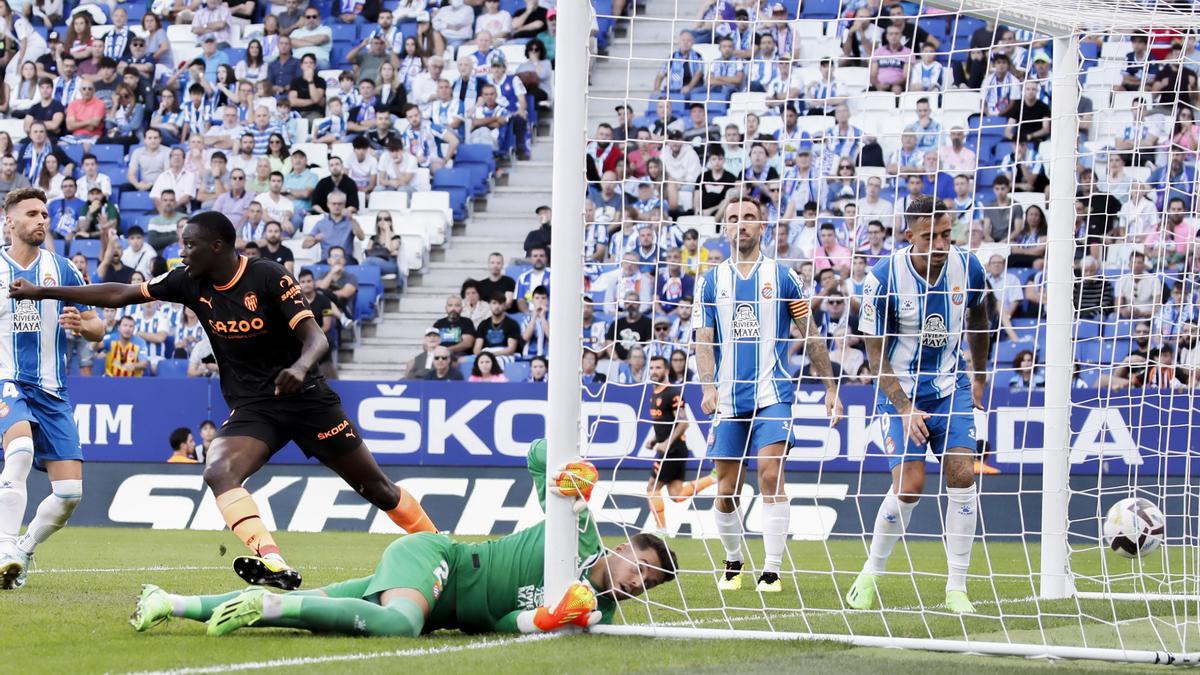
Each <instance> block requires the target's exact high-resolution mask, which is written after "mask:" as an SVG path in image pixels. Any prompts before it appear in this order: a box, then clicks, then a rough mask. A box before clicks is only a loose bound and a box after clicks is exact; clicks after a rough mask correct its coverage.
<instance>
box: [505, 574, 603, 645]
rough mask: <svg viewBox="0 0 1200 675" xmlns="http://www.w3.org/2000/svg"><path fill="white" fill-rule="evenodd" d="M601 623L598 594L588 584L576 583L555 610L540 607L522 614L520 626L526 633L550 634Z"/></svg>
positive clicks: (568, 589)
mask: <svg viewBox="0 0 1200 675" xmlns="http://www.w3.org/2000/svg"><path fill="white" fill-rule="evenodd" d="M599 622H600V612H598V611H596V594H595V593H594V592H593V591H592V589H591V588H590V587H589V586H588V585H587V584H584V583H579V582H576V583H574V584H571V586H570V587H568V588H567V592H566V593H563V596H562V599H561V600H559V601H558V604H557V605H555V607H554V609H550V608H548V607H538V608H537V609H534V610H529V611H526V612H522V613H521V619H520V620H519V621H518V624H519V625H520V626H521V630H522V632H525V633H533V632H538V631H540V632H543V633H548V632H550V631H555V630H559V629H561V628H564V627H568V626H575V627H578V628H588V627H589V626H594V625H596V624H597V623H599Z"/></svg>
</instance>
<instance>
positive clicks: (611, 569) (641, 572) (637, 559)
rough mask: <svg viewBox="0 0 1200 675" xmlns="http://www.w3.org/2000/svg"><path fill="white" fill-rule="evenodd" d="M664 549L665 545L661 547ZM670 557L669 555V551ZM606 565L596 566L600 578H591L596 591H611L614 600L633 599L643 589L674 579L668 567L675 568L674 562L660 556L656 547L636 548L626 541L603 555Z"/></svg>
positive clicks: (642, 591) (643, 591)
mask: <svg viewBox="0 0 1200 675" xmlns="http://www.w3.org/2000/svg"><path fill="white" fill-rule="evenodd" d="M662 548H663V549H666V546H665V544H664V545H663V546H662ZM668 556H669V554H668ZM604 560H605V564H604V565H597V567H598V568H600V567H602V568H603V569H599V570H597V571H598V572H599V574H593V575H592V576H593V577H595V576H599V577H600V578H599V579H597V578H592V579H590V581H591V582H592V586H594V587H595V588H596V590H597V592H599V593H611V594H612V596H613V599H614V600H617V601H621V600H624V599H626V598H636V597H637V596H639V595H641V594H642V593H645V592H646V591H648V590H650V589H651V588H654V587H655V586H658V585H659V584H662V583H664V582H666V581H669V580H670V579H672V578H674V574H672V573H669V572H667V569H672V570H673V569H674V561H673V560H671V559H669V557H668V560H666V561H664V560H661V559H660V558H659V552H658V551H657V550H656V547H651V546H646V547H642V548H638V547H637V546H634V545H633V544H630V543H629V542H625V543H623V544H621V545H620V546H617V547H616V548H614V549H612V550H611V551H609V552H608V554H607V555H606V556H605V557H604Z"/></svg>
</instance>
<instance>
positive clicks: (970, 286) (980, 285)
mask: <svg viewBox="0 0 1200 675" xmlns="http://www.w3.org/2000/svg"><path fill="white" fill-rule="evenodd" d="M965 255H966V256H967V307H978V306H980V305H982V304H983V302H984V299H985V298H986V297H987V290H988V283H987V276H986V274H985V273H984V271H983V263H981V262H979V258H977V257H975V256H973V255H971V254H970V253H967V254H965Z"/></svg>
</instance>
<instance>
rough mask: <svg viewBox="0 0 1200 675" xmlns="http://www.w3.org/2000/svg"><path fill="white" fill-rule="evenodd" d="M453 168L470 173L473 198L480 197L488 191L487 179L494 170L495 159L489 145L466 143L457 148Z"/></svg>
mask: <svg viewBox="0 0 1200 675" xmlns="http://www.w3.org/2000/svg"><path fill="white" fill-rule="evenodd" d="M454 166H455V167H456V168H460V169H466V170H468V171H470V172H471V191H472V194H473V195H474V196H476V197H482V196H484V195H486V194H487V193H488V192H489V191H490V189H491V184H490V183H489V182H488V179H489V178H490V177H491V175H492V172H493V171H495V170H496V159H495V157H493V156H492V147H491V146H490V145H484V144H482V143H466V144H463V145H460V146H458V153H457V154H455V155H454Z"/></svg>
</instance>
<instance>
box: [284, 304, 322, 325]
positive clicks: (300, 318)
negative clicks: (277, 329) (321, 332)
mask: <svg viewBox="0 0 1200 675" xmlns="http://www.w3.org/2000/svg"><path fill="white" fill-rule="evenodd" d="M316 318H317V317H315V316H313V313H312V312H310V311H308V310H307V309H306V310H304V311H303V312H300V313H299V314H297V315H296V316H293V317H292V320H291V321H289V322H288V328H295V327H296V324H298V323H300V322H301V321H303V320H305V319H314V320H315V319H316Z"/></svg>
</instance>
